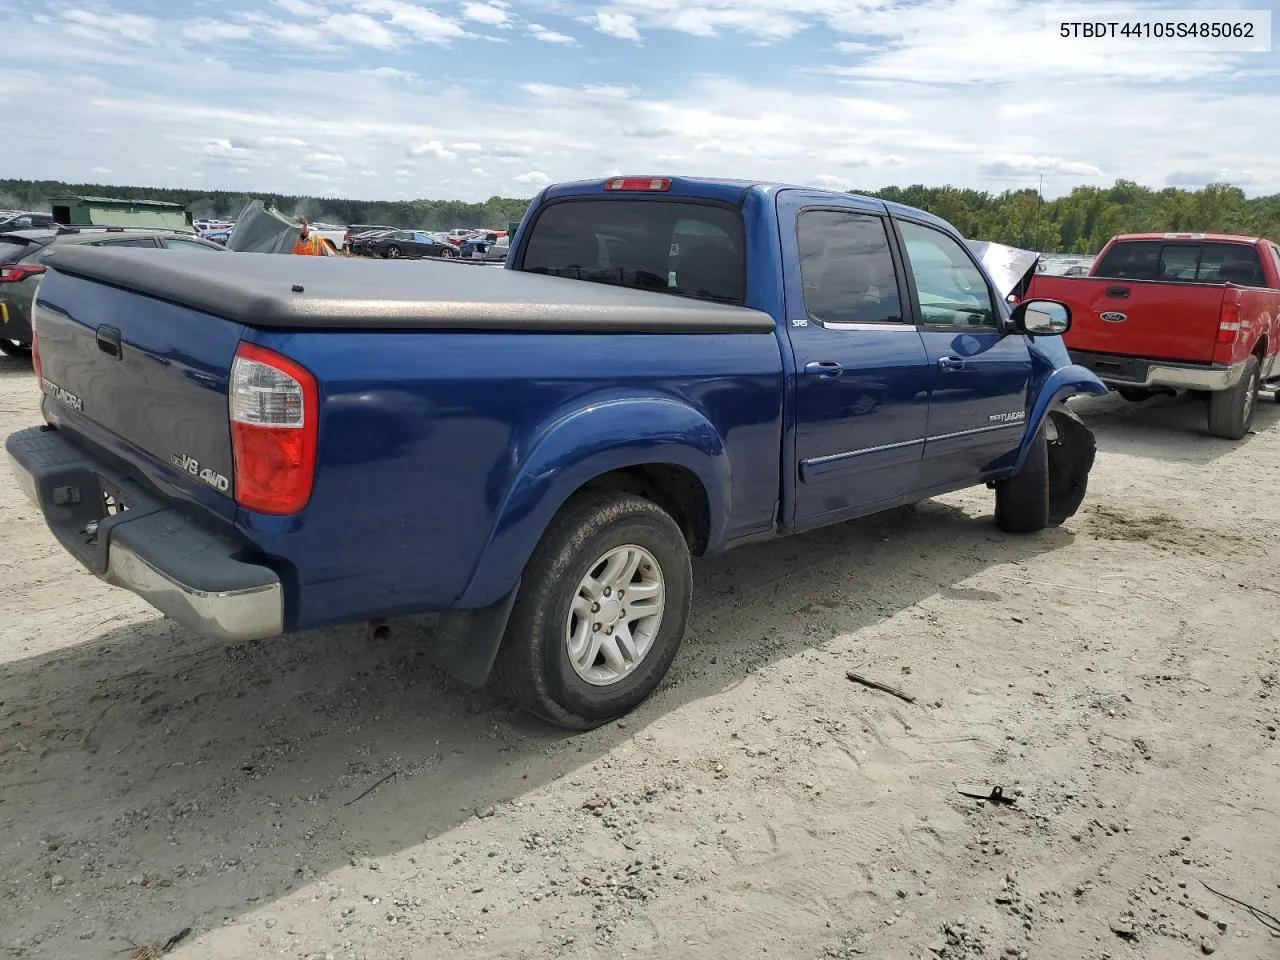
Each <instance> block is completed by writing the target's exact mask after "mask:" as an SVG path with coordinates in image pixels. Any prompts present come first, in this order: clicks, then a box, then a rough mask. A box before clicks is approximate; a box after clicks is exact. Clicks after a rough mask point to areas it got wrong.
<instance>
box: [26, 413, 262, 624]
mask: <svg viewBox="0 0 1280 960" xmlns="http://www.w3.org/2000/svg"><path fill="white" fill-rule="evenodd" d="M5 449H6V450H7V452H8V455H9V465H10V467H11V469H12V470H13V473H14V476H15V477H16V479H17V481H18V486H19V487H20V488H21V489H22V491H23V493H25V494H26V495H27V497H28V498H29V499H30V500H31V502H32V503H34V504H35V506H36V508H37V509H38V510H39V511H40V512H41V514H42V515H43V517H44V519H45V522H46V523H47V524H48V525H49V529H50V530H51V531H52V532H53V534H54V536H56V537H57V538H58V540H59V541H60V542H61V543H62V545H63V547H65V548H66V549H67V551H68V552H69V553H71V554H72V556H74V557H75V558H76V559H77V560H79V561H80V562H81V563H82V564H84V566H85V567H87V568H88V569H89V571H90V572H91V573H94V574H95V575H97V576H98V577H100V578H101V579H103V580H104V581H106V582H107V583H109V584H112V585H113V586H117V587H124V588H125V589H126V590H130V591H132V592H133V593H136V594H137V595H138V596H139V597H141V598H142V599H144V600H146V601H147V602H148V603H150V604H151V605H152V606H153V607H155V608H156V609H157V610H159V611H160V612H161V613H163V614H165V616H167V617H169V618H170V619H172V620H175V621H176V622H178V623H180V624H182V625H183V626H184V627H186V628H188V629H189V630H191V631H192V632H194V633H197V634H200V635H202V636H206V637H213V638H216V639H222V640H257V639H262V638H266V637H274V636H276V635H278V634H280V633H282V632H284V588H283V586H282V584H281V583H280V578H279V577H278V576H277V575H276V573H275V572H274V571H273V570H271V569H269V568H268V567H265V566H262V565H260V564H254V563H248V562H245V561H244V560H241V559H239V558H238V556H237V554H239V553H240V548H239V545H237V544H235V543H234V542H232V541H231V540H229V539H228V538H226V537H224V536H222V535H220V534H218V533H215V532H213V531H211V530H208V529H206V528H205V527H203V526H201V525H200V524H199V523H197V522H196V521H194V520H192V519H191V518H190V517H189V516H187V515H185V514H183V513H181V512H180V511H179V510H178V509H176V508H175V507H173V506H172V505H166V504H164V503H163V502H161V501H158V500H156V499H154V498H153V497H151V496H149V495H148V494H147V493H146V492H145V491H142V490H141V489H140V488H138V487H137V485H136V484H131V483H129V482H128V481H126V480H123V479H121V478H119V477H118V476H117V475H115V473H114V472H113V471H112V470H110V469H109V468H108V467H107V466H106V465H105V464H103V463H102V462H100V461H98V460H97V459H95V458H94V457H93V456H92V455H91V454H90V453H89V452H88V451H86V450H85V449H83V448H81V447H79V446H78V445H76V444H74V443H72V442H71V441H69V440H67V439H66V438H65V437H62V436H60V435H59V434H58V432H57V431H55V430H48V429H43V428H38V427H37V428H32V429H29V430H22V431H19V432H18V433H15V434H12V435H10V437H9V438H8V440H7V441H6V442H5ZM107 493H109V494H110V495H111V496H112V497H113V499H114V500H115V501H116V502H123V503H124V505H125V506H127V507H128V509H126V510H125V511H124V512H122V513H116V514H113V515H108V514H107V510H106V501H105V498H104V494H107Z"/></svg>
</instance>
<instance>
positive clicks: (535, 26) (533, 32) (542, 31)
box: [528, 23, 578, 46]
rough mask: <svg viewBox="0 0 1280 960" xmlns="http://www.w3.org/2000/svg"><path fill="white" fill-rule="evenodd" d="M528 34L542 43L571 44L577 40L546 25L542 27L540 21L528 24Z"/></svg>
mask: <svg viewBox="0 0 1280 960" xmlns="http://www.w3.org/2000/svg"><path fill="white" fill-rule="evenodd" d="M528 30H529V35H530V36H531V37H533V39H535V40H541V41H542V42H543V43H562V44H564V45H565V46H572V45H573V44H575V43H577V42H578V41H577V40H575V39H574V38H573V37H571V36H569V35H568V34H565V33H557V32H556V31H555V30H552V29H550V28H548V27H544V26H543V25H542V24H540V23H531V24H529V26H528Z"/></svg>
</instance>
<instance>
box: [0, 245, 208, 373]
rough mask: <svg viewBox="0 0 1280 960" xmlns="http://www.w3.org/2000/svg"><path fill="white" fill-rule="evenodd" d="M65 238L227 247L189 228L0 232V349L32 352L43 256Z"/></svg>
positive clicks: (193, 247) (183, 247)
mask: <svg viewBox="0 0 1280 960" xmlns="http://www.w3.org/2000/svg"><path fill="white" fill-rule="evenodd" d="M68 244H89V245H91V246H96V247H148V248H152V249H155V248H160V249H165V250H180V251H190V252H195V253H210V252H211V253H226V252H227V251H226V250H225V249H223V248H222V247H220V246H218V244H216V243H210V242H209V241H208V240H202V239H201V238H199V237H196V236H192V235H191V234H189V233H178V232H176V231H172V230H146V229H141V228H130V227H60V228H58V229H56V230H49V229H41V230H16V231H13V232H11V233H0V353H5V354H8V355H9V356H11V357H25V356H28V355H30V353H31V300H32V298H33V297H34V296H35V294H36V287H37V286H38V285H39V283H40V278H41V276H42V275H43V274H44V271H45V266H44V259H45V257H46V256H48V254H49V253H50V252H52V251H53V250H56V249H58V248H59V247H62V246H66V245H68Z"/></svg>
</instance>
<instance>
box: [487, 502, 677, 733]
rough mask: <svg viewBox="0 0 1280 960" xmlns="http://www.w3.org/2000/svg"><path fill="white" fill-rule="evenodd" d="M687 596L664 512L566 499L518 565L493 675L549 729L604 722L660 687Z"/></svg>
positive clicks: (642, 505) (672, 526) (649, 506)
mask: <svg viewBox="0 0 1280 960" xmlns="http://www.w3.org/2000/svg"><path fill="white" fill-rule="evenodd" d="M619 557H621V558H624V559H622V560H619V559H617V558H619ZM611 563H612V564H616V565H617V566H616V567H613V566H611V565H610V564H611ZM615 569H616V570H617V571H619V572H618V573H617V574H616V575H615V574H614V572H613V571H614V570H615ZM608 584H612V585H613V586H612V589H609V588H608V586H607V585H608ZM620 585H622V586H620ZM632 588H634V589H632ZM619 589H622V592H623V594H624V595H623V596H622V599H621V602H619V600H618V597H619V594H618V590H619ZM601 591H603V593H602V592H601ZM628 592H632V593H634V594H636V595H637V596H635V597H634V598H632V597H628V596H626V595H625V594H626V593H628ZM692 596H693V566H692V562H691V560H690V556H689V545H688V543H687V542H686V540H685V537H684V534H683V533H682V532H681V530H680V528H679V526H677V525H676V523H675V521H674V520H673V519H672V518H671V516H670V515H669V514H668V513H666V512H665V511H664V510H662V509H661V508H660V507H658V506H656V505H655V504H653V503H651V502H650V501H648V500H644V499H642V498H640V497H636V496H633V495H631V494H626V493H618V492H616V491H611V490H594V491H585V492H582V493H579V494H576V495H574V496H573V497H572V498H570V500H569V502H568V503H566V504H565V505H564V507H562V508H561V510H560V512H559V513H558V514H557V515H556V517H555V519H553V520H552V521H551V525H550V526H549V527H548V528H547V531H546V533H545V534H543V537H542V540H541V542H539V544H538V546H537V548H536V549H535V550H534V552H533V556H531V557H530V558H529V562H528V563H527V564H526V565H525V569H524V575H523V579H522V582H521V585H520V592H519V593H518V594H517V596H516V601H515V605H514V606H513V607H512V610H511V616H510V618H509V620H508V621H507V632H506V635H505V637H504V638H503V641H502V647H501V648H500V649H499V651H498V658H497V662H496V663H495V664H494V672H495V674H496V675H497V677H498V679H499V680H500V681H501V682H502V683H503V685H504V686H505V687H506V688H507V690H508V691H509V692H510V694H511V696H512V697H513V698H514V699H515V701H516V702H517V703H518V704H519V705H520V706H521V707H523V708H524V709H525V710H527V711H529V712H530V713H532V714H535V715H537V716H539V717H541V718H542V719H544V720H547V721H549V722H550V723H553V724H556V725H557V726H561V727H566V728H568V729H571V730H588V729H591V728H592V727H596V726H599V725H600V724H602V723H607V722H608V721H610V720H613V719H616V718H617V717H620V716H623V715H624V714H626V713H628V712H630V711H631V710H633V709H634V708H635V707H637V706H638V705H639V704H640V703H641V702H643V701H644V700H645V699H646V698H647V697H648V696H649V695H650V694H651V693H653V691H654V690H655V689H657V687H658V684H660V683H661V682H662V678H663V677H664V676H666V673H667V670H668V668H669V667H670V666H671V662H672V660H674V659H675V656H676V653H677V651H678V650H679V648H680V641H681V639H682V638H683V637H684V632H685V628H686V626H687V625H688V622H689V609H690V605H691V600H692ZM592 597H596V598H597V600H598V602H595V603H593V602H592V600H591V598H592ZM631 603H635V605H636V606H635V607H630V604H631ZM655 610H656V611H657V612H656V613H654V611H655ZM637 614H638V615H637ZM655 619H656V622H654V621H655ZM597 623H599V624H600V627H599V628H596V624H597ZM606 629H608V630H615V631H616V633H610V634H608V635H607V636H606V635H605V630H606ZM624 630H625V638H626V640H625V642H624V641H623V639H622V638H623V636H624V633H623V631H624Z"/></svg>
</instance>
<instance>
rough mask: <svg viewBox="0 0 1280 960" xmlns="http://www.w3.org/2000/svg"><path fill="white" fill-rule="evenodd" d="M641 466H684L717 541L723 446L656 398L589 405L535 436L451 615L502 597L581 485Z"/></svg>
mask: <svg viewBox="0 0 1280 960" xmlns="http://www.w3.org/2000/svg"><path fill="white" fill-rule="evenodd" d="M646 464H669V465H673V466H679V467H685V468H687V469H688V470H690V471H692V473H693V474H694V475H695V476H697V477H698V479H699V480H700V481H701V483H702V486H703V489H704V491H705V492H706V497H707V508H708V531H707V535H708V536H707V542H708V545H709V546H713V545H715V544H717V543H718V542H719V541H720V539H721V538H722V537H723V534H724V529H725V523H726V520H727V516H726V513H727V510H728V506H729V504H730V502H731V500H730V491H731V478H730V471H729V459H728V456H727V454H726V452H725V448H724V441H723V439H722V438H721V437H720V434H719V433H718V432H717V430H716V429H715V427H714V426H712V424H711V422H710V421H709V420H707V418H706V417H705V416H703V415H702V414H701V413H699V412H698V411H697V410H695V409H693V408H692V407H690V406H688V405H687V404H685V403H682V402H680V401H677V400H672V399H668V398H663V397H649V398H639V399H626V400H616V401H608V402H604V403H597V404H593V405H591V406H588V407H585V408H582V409H579V410H577V411H575V412H574V413H571V414H569V415H568V416H565V417H562V418H560V419H559V420H556V421H555V422H554V423H552V424H551V425H550V426H549V427H548V428H547V429H546V430H544V431H543V432H541V433H540V434H538V437H537V440H536V441H535V443H534V445H533V447H532V449H531V450H530V451H529V453H528V455H527V456H526V457H524V462H523V463H522V464H521V466H520V469H519V472H518V473H517V475H516V478H515V480H514V481H513V483H512V484H511V486H510V487H509V488H508V491H507V495H506V498H505V500H504V501H503V504H502V506H501V508H500V509H499V511H498V516H497V521H496V523H495V524H494V527H493V531H492V533H491V534H490V537H489V542H488V544H487V545H486V547H485V549H484V551H483V552H482V553H481V555H480V559H479V561H478V562H477V564H476V568H475V570H474V572H473V573H472V577H471V581H470V583H469V584H468V585H467V588H466V589H465V590H464V591H463V593H462V596H461V597H459V598H458V600H457V602H456V603H455V604H454V609H457V610H469V609H473V608H476V607H486V606H489V605H490V604H493V603H495V602H497V601H499V599H500V598H502V597H504V596H506V595H507V594H508V593H509V592H510V591H511V590H512V589H513V588H514V586H515V584H516V583H517V581H518V580H519V578H520V574H521V571H522V570H523V569H524V565H525V563H527V562H528V559H529V556H530V554H532V553H533V550H534V547H535V546H537V543H538V540H539V539H540V538H541V537H542V534H543V532H544V531H545V530H546V528H547V525H548V524H550V522H551V519H552V518H553V517H554V516H555V515H556V513H557V512H558V511H559V509H560V508H561V507H562V506H563V505H564V503H565V501H566V500H568V499H569V497H571V496H572V495H573V494H574V492H575V491H577V490H578V489H580V488H581V487H582V486H584V485H585V484H586V483H588V482H589V481H591V480H593V479H595V478H596V477H599V476H601V475H603V474H606V473H610V472H612V471H614V470H621V469H625V468H627V467H635V466H642V465H646Z"/></svg>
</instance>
